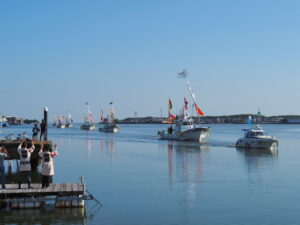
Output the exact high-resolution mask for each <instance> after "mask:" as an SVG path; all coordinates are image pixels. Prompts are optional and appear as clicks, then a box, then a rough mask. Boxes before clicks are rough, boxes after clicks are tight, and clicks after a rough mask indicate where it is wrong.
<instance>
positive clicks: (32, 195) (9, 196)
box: [0, 183, 91, 209]
mask: <svg viewBox="0 0 300 225" xmlns="http://www.w3.org/2000/svg"><path fill="white" fill-rule="evenodd" d="M31 186H32V187H33V188H31V189H28V188H27V184H22V186H21V189H18V184H7V185H6V189H1V190H0V206H1V208H10V209H16V208H17V209H20V208H43V207H45V206H46V205H54V206H55V207H57V208H67V207H71V208H73V207H84V200H90V199H91V197H90V196H89V195H87V194H86V193H85V184H84V183H60V184H54V183H53V184H50V186H49V187H48V188H43V189H42V188H41V184H31Z"/></svg>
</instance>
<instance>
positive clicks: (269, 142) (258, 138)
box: [236, 116, 278, 149]
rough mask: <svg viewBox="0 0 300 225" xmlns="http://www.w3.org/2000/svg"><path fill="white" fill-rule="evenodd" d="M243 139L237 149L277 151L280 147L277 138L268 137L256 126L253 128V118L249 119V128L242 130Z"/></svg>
mask: <svg viewBox="0 0 300 225" xmlns="http://www.w3.org/2000/svg"><path fill="white" fill-rule="evenodd" d="M242 131H243V132H244V134H243V137H242V138H239V139H238V140H237V142H236V147H237V148H246V149H252V148H253V149H276V148H277V147H278V140H277V138H276V137H274V136H271V135H268V134H266V133H265V131H264V130H263V129H262V128H261V126H259V125H256V126H255V127H251V117H250V116H249V118H248V128H246V129H243V130H242Z"/></svg>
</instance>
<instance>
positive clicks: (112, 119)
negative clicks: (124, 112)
mask: <svg viewBox="0 0 300 225" xmlns="http://www.w3.org/2000/svg"><path fill="white" fill-rule="evenodd" d="M109 104H110V105H111V108H110V113H109V114H110V122H111V123H114V121H115V115H114V114H115V109H114V106H113V102H109Z"/></svg>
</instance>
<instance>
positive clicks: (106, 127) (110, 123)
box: [99, 102, 120, 133]
mask: <svg viewBox="0 0 300 225" xmlns="http://www.w3.org/2000/svg"><path fill="white" fill-rule="evenodd" d="M109 104H110V105H111V109H110V113H109V116H108V117H107V120H105V119H104V115H103V111H102V110H101V122H100V123H99V126H100V127H99V131H101V132H109V133H117V132H119V130H120V127H119V126H118V125H117V124H116V123H115V110H114V107H113V103H112V102H110V103H109Z"/></svg>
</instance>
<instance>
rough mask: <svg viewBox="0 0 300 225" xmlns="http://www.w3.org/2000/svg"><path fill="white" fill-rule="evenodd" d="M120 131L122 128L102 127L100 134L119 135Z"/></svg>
mask: <svg viewBox="0 0 300 225" xmlns="http://www.w3.org/2000/svg"><path fill="white" fill-rule="evenodd" d="M119 130H120V127H119V126H117V125H115V126H109V127H100V128H99V131H100V132H107V133H118V132H119Z"/></svg>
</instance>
